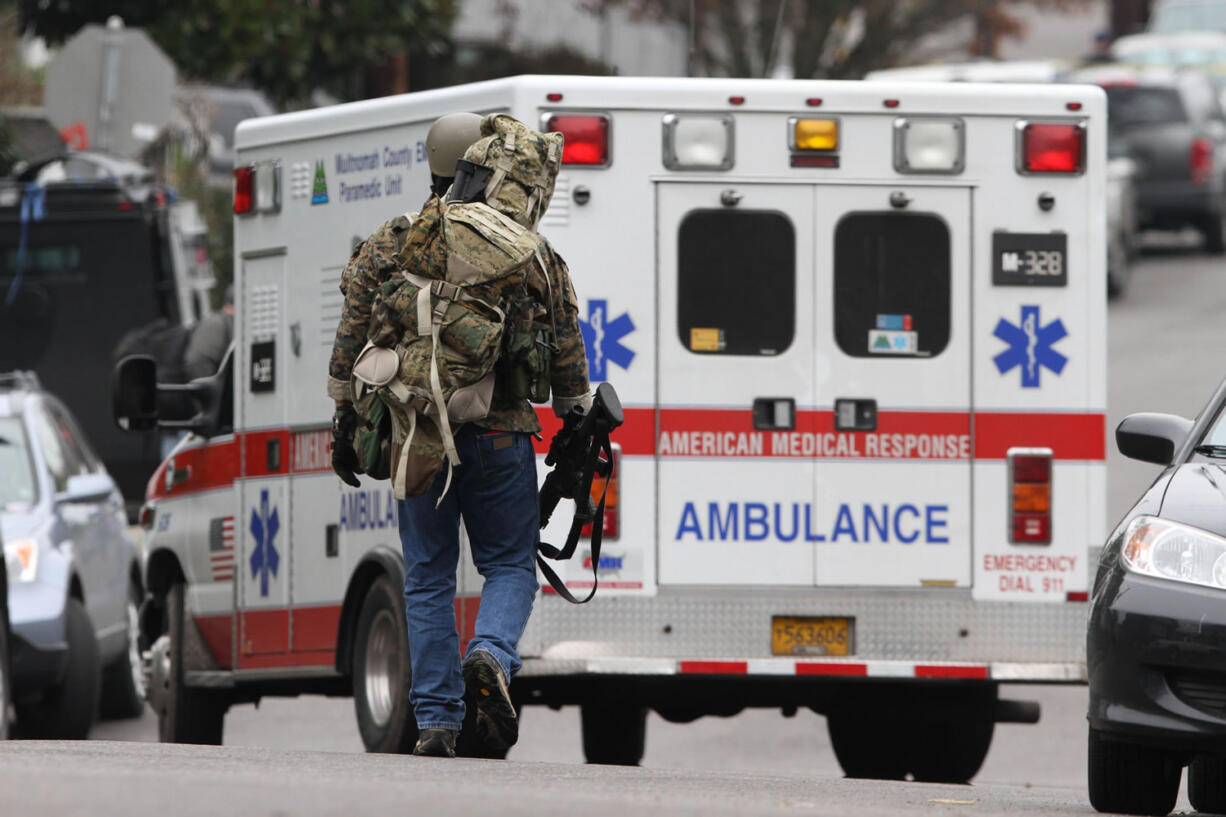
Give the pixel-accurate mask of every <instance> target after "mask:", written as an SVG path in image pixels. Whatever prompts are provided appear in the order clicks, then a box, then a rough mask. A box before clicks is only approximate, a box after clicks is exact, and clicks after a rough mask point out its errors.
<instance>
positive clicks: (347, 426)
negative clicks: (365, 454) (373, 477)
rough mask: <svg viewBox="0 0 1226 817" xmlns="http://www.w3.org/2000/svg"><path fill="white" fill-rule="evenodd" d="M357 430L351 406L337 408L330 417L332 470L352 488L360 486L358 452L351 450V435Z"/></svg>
mask: <svg viewBox="0 0 1226 817" xmlns="http://www.w3.org/2000/svg"><path fill="white" fill-rule="evenodd" d="M357 430H358V413H357V412H356V411H354V410H353V404H352V403H344V404H342V405H340V406H338V407H337V409H336V412H335V413H334V414H333V415H332V470H333V471H335V472H336V475H337V476H338V477H340V478H341V480H343V481H344V482H345V483H346V484H347V485H352V486H353V487H354V488H360V487H361V486H362V483H361V482H359V481H358V477H357V475H358V474H359V473H361V469H360V467H359V466H358V452H357V451H355V450H354V449H353V435H354V434H355V433H357Z"/></svg>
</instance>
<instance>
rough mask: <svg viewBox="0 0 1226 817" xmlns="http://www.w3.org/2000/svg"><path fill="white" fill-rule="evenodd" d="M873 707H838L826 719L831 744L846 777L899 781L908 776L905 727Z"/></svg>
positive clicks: (907, 739)
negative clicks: (903, 732) (902, 732)
mask: <svg viewBox="0 0 1226 817" xmlns="http://www.w3.org/2000/svg"><path fill="white" fill-rule="evenodd" d="M874 709H875V708H874V707H872V706H846V707H843V706H840V707H839V708H838V709H835V710H831V711H830V712H829V714H827V716H826V731H827V732H828V733H829V734H830V745H831V747H833V749H834V756H835V758H836V759H837V760H838V761H839V767H840V768H842V769H843V774H844V776H846V777H852V778H862V779H867V780H902V779H903V778H905V777H906V776H907V755H908V752H907V748H908V746H909V744H910V740H909V734H902V735H900V734H899V730H900V727H902V728H903V730H904V731H906V730H905V727H906V725H905V724H899V722H898V721H897V719H895V718H892V717H890V716H889V715H888V714H886V713H883V712H881V711H874Z"/></svg>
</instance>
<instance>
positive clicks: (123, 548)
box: [0, 372, 144, 738]
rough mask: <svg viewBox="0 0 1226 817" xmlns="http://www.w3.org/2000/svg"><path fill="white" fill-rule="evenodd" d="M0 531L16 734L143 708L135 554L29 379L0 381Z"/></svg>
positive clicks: (81, 726) (113, 503) (108, 489)
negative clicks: (2, 548)
mask: <svg viewBox="0 0 1226 817" xmlns="http://www.w3.org/2000/svg"><path fill="white" fill-rule="evenodd" d="M0 531H2V532H3V534H2V535H3V539H4V553H5V562H6V564H7V567H8V577H7V590H8V603H9V606H8V609H9V612H10V613H11V618H12V635H13V642H12V673H11V677H12V686H13V701H14V708H15V710H16V714H17V721H16V728H17V730H18V732H19V734H21V735H22V736H25V737H47V738H83V737H86V736H87V735H88V734H89V730H90V727H91V726H92V724H93V721H94V717H95V714H96V713H97V712H98V711H99V710H100V711H101V713H102V714H103V715H104V716H115V717H133V716H136V715H139V714H140V713H141V711H142V709H143V705H144V683H143V679H142V676H141V665H140V644H139V642H138V633H139V627H138V618H137V612H138V605H139V604H140V601H141V599H142V597H143V594H142V591H141V579H140V560H139V551H138V549H137V546H136V543H135V542H134V541H133V540H132V537H131V536H130V535H129V533H128V526H127V518H126V515H125V513H124V505H123V497H122V496H121V494H120V493H119V490H118V488H117V487H116V486H115V482H114V481H113V480H112V479H111V477H110V476H109V475H108V474H107V472H106V469H105V468H104V467H103V465H102V462H101V461H100V460H99V459H98V456H97V455H96V454H95V453H94V451H93V448H92V447H91V446H90V444H89V442H88V441H87V440H86V439H85V437H84V435H83V434H82V433H81V430H80V427H79V426H78V425H77V422H76V420H75V419H74V418H73V417H72V415H71V414H70V413H69V411H68V409H67V408H65V406H64V404H63V403H61V402H60V401H59V400H58V399H56V398H55V397H54V396H52V395H50V394H48V393H47V392H45V391H43V390H42V388H41V386H40V385H39V382H38V379H37V378H36V377H35V376H34V375H33V374H30V373H24V372H16V373H12V374H7V375H0Z"/></svg>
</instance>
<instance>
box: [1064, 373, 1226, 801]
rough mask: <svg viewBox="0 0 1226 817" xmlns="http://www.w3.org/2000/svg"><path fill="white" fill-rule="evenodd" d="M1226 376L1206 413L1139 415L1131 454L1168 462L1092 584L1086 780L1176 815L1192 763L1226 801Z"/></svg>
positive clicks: (1212, 795) (1128, 425) (1209, 789)
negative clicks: (1182, 782) (1184, 770)
mask: <svg viewBox="0 0 1226 817" xmlns="http://www.w3.org/2000/svg"><path fill="white" fill-rule="evenodd" d="M1224 406H1226V383H1223V384H1222V385H1221V386H1219V387H1218V390H1217V393H1216V394H1214V396H1213V398H1212V399H1211V400H1210V402H1209V405H1208V406H1207V407H1206V408H1205V410H1203V411H1202V412H1201V413H1200V415H1199V416H1198V418H1197V419H1196V420H1195V421H1193V420H1186V419H1184V418H1182V417H1175V416H1172V415H1167V414H1134V415H1131V416H1129V417H1126V418H1125V419H1124V421H1123V422H1122V423H1120V425H1119V427H1118V428H1117V429H1116V433H1115V436H1116V442H1117V444H1118V446H1119V449H1120V452H1121V453H1123V454H1124V455H1125V456H1128V457H1132V458H1133V459H1138V460H1142V461H1144V462H1152V463H1156V464H1158V465H1161V466H1164V469H1163V471H1162V472H1161V473H1160V474H1159V475H1158V478H1157V479H1156V480H1155V481H1154V483H1153V485H1151V486H1150V488H1149V490H1148V491H1146V493H1145V495H1144V496H1142V497H1141V499H1140V500H1139V501H1138V502H1137V504H1136V505H1134V506H1133V507H1132V509H1131V510H1130V511H1129V512H1128V513H1127V514H1126V515H1125V516H1124V519H1123V521H1122V522H1120V524H1119V526H1118V527H1117V528H1116V529H1115V532H1114V533H1113V534H1111V536H1110V538H1109V539H1108V541H1107V544H1106V547H1105V548H1104V549H1103V552H1102V556H1101V558H1100V560H1099V567H1098V574H1097V577H1096V579H1095V582H1094V587H1093V591H1092V593H1091V599H1090V601H1091V607H1090V619H1089V629H1088V635H1087V640H1086V659H1087V669H1088V671H1089V681H1090V706H1089V730H1090V731H1089V764H1088V769H1089V771H1088V774H1089V792H1090V802H1091V803H1092V804H1093V805H1094V807H1095V808H1096V809H1098V810H1099V811H1110V812H1123V813H1127V814H1166V813H1168V812H1169V811H1170V810H1171V809H1172V808H1174V805H1175V798H1176V796H1177V794H1178V791H1179V783H1180V777H1181V775H1182V768H1183V767H1184V766H1188V799H1189V800H1191V802H1192V806H1193V807H1194V808H1195V809H1196V810H1197V811H1202V812H1212V813H1216V814H1222V813H1226V755H1224V754H1223V747H1226V653H1224V652H1223V649H1222V647H1223V644H1226V603H1224V602H1226V492H1224V489H1226V412H1224V411H1223V407H1224Z"/></svg>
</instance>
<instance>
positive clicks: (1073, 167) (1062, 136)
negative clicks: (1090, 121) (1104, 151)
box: [1016, 120, 1086, 174]
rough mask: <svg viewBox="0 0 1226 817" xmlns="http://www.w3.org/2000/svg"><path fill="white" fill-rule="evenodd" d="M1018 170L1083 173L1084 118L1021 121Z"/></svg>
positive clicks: (1018, 137)
mask: <svg viewBox="0 0 1226 817" xmlns="http://www.w3.org/2000/svg"><path fill="white" fill-rule="evenodd" d="M1016 129H1017V140H1016V150H1017V170H1018V172H1019V173H1022V174H1030V173H1070V174H1076V173H1081V172H1082V171H1083V170H1085V155H1086V126H1085V123H1084V122H1029V121H1026V120H1020V121H1018V123H1017V125H1016Z"/></svg>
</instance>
